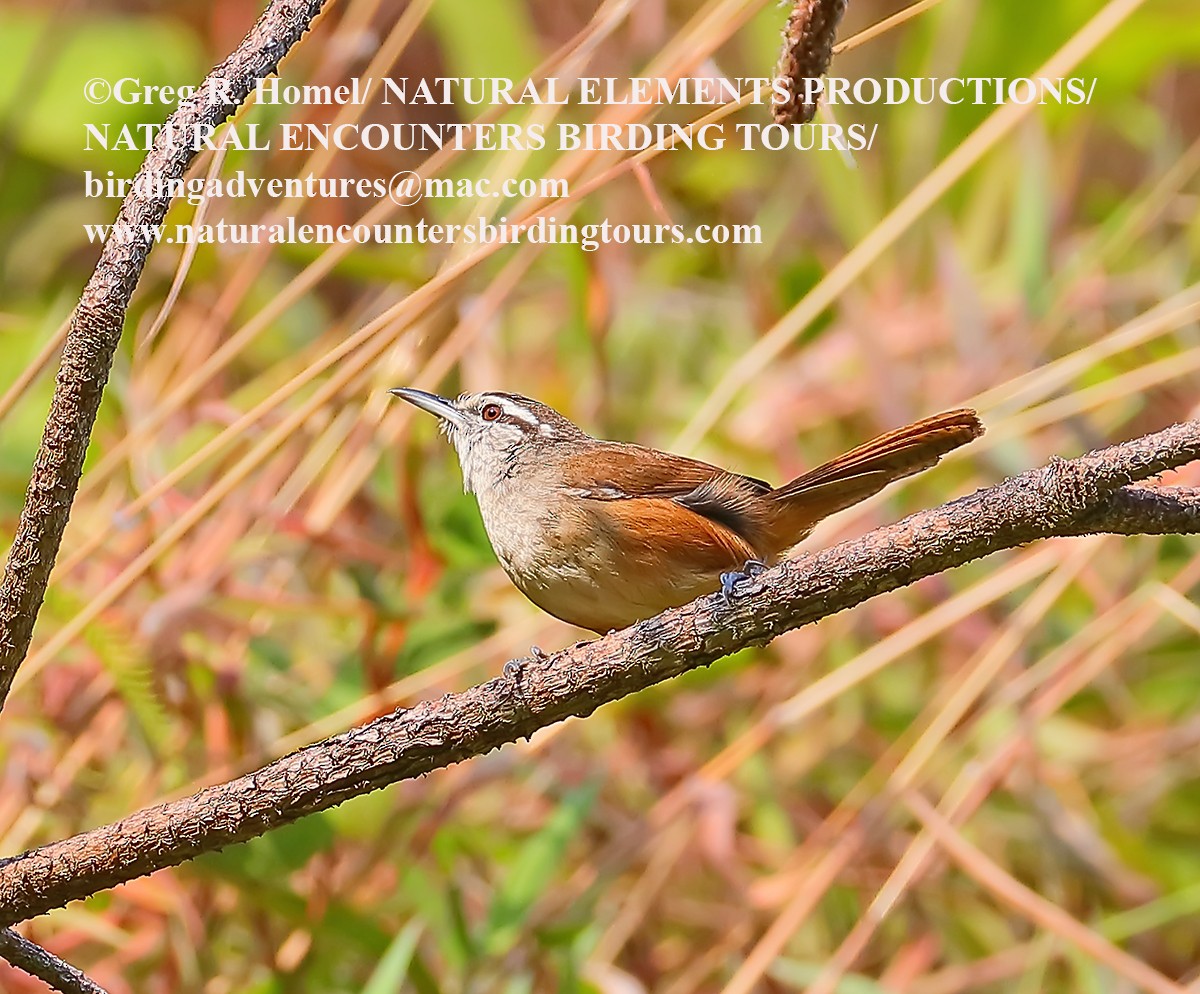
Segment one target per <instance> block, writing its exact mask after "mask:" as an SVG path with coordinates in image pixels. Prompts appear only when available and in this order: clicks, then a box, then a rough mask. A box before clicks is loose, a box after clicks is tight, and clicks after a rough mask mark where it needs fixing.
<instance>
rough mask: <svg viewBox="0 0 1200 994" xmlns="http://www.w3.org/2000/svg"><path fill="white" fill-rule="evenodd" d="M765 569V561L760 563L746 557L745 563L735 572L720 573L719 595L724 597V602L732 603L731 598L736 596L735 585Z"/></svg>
mask: <svg viewBox="0 0 1200 994" xmlns="http://www.w3.org/2000/svg"><path fill="white" fill-rule="evenodd" d="M766 569H767V564H766V563H761V562H759V561H758V560H757V559H747V560H746V564H745V565H744V566H743V567H742V568H741V569H740V570H737V571H736V572H733V573H722V574H721V596H722V597H723V598H725V603H726V604H732V603H733V598H734V597H736V596H737V585H738V584H739V583H741V582H742V581H743V580H750V579H753V578H754V577H756V576H758V575H759V574H760V573H763V572H765V571H766Z"/></svg>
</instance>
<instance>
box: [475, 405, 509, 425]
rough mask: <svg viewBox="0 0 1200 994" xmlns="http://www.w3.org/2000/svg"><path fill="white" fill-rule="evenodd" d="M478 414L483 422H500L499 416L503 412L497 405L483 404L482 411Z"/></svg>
mask: <svg viewBox="0 0 1200 994" xmlns="http://www.w3.org/2000/svg"><path fill="white" fill-rule="evenodd" d="M479 413H480V414H481V415H482V417H483V420H484V421H498V420H500V415H501V414H503V413H504V412H503V411H502V410H500V405H499V404H484V405H483V410H482V411H480V412H479Z"/></svg>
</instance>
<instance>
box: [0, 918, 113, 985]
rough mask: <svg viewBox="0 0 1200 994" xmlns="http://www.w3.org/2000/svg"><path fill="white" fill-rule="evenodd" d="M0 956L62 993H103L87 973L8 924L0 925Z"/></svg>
mask: <svg viewBox="0 0 1200 994" xmlns="http://www.w3.org/2000/svg"><path fill="white" fill-rule="evenodd" d="M0 957H3V958H4V959H6V960H8V962H9V963H11V964H12V965H13V966H15V967H16V968H17V969H18V970H24V971H25V972H26V973H28V974H29V975H30V976H33V977H37V978H38V980H41V981H43V982H45V983H46V984H48V985H49V986H50V987H52V988H54V990H56V991H61V992H62V994H105V990H104V988H103V987H101V986H100V985H99V984H97V983H96V982H95V981H94V980H92V979H91V978H90V977H88V976H87V975H86V974H84V973H81V972H80V971H79V970H76V969H75V967H73V966H71V964H70V963H67V962H65V961H64V960H61V959H59V958H58V957H57V956H55V955H54V954H53V953H51V952H47V951H46V950H45V949H43V948H42V947H41V946H39V945H38V944H37V943H36V942H30V941H29V940H28V939H26V938H25V936H23V935H20V934H18V933H17V932H14V931H13V930H12V929H11V928H6V929H0Z"/></svg>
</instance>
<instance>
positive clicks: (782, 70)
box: [771, 0, 848, 124]
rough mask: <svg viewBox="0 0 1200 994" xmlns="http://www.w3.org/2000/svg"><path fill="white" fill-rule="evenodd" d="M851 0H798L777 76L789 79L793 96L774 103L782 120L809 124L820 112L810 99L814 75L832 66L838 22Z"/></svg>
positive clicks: (774, 110) (785, 35) (817, 76)
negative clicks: (809, 93) (809, 88)
mask: <svg viewBox="0 0 1200 994" xmlns="http://www.w3.org/2000/svg"><path fill="white" fill-rule="evenodd" d="M847 2H848V0H795V3H794V4H793V5H792V12H791V14H790V15H789V16H788V20H787V26H786V27H785V28H784V29H783V51H782V52H780V53H779V65H778V66H777V67H776V69H775V77H776V78H777V79H782V80H786V81H787V88H788V94H789V98H788V100H786V101H785V102H783V103H778V104H772V105H771V116H772V117H774V118H775V121H776V123H778V124H807V123H808V122H809V121H811V120H812V119H813V115H814V114H816V112H817V104H816V101H815V100H814V101H806V100H805V99H804V98H805V95H806V86H807V81H808V80H810V79H820V78H821V77H822V76H824V75H825V73H826V72H827V71H828V70H829V62H830V60H831V59H832V58H833V43H834V42H835V41H836V40H837V29H838V24H840V23H841V20H842V15H843V14H844V13H846V4H847Z"/></svg>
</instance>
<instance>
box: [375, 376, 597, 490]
mask: <svg viewBox="0 0 1200 994" xmlns="http://www.w3.org/2000/svg"><path fill="white" fill-rule="evenodd" d="M388 392H389V393H391V394H393V395H394V396H396V397H400V398H401V399H402V400H406V401H408V402H409V403H410V404H412V405H413V406H415V407H419V408H420V409H421V410H423V411H428V412H429V413H430V414H432V415H434V416H435V417H437V418H438V419H439V421H440V422H441V429H442V431H443V432H444V433H445V434H446V436H447V437H448V438H449V439H450V442H451V444H452V445H453V446H454V449H455V451H456V452H457V453H458V461H459V463H460V464H461V465H462V471H463V486H464V487H465V488H466V490H467V491H468V492H469V493H479V491H480V489H481V488H483V487H487V486H495V485H496V484H498V483H500V482H502V481H503V480H505V479H507V478H508V477H509V476H511V474H512V473H513V471H514V469H515V467H516V466H517V465H518V463H519V462H520V461H521V460H522V459H529V458H536V457H537V453H538V452H539V451H543V447H544V446H546V445H551V444H553V443H555V442H558V441H564V440H568V439H572V438H583V437H585V436H584V433H583V432H582V431H581V430H580V429H579V428H578V427H576V426H575V425H574V424H572V423H571V422H570V421H568V420H567V419H566V418H564V417H563V416H562V415H561V414H559V413H558V412H557V411H556V410H554V408H552V407H549V406H547V405H546V404H543V403H541V402H540V401H537V400H533V399H532V398H530V397H523V396H522V395H521V394H518V393H500V392H497V391H487V392H485V393H464V394H460V395H459V396H458V397H457V398H455V399H453V400H451V399H450V398H448V397H439V396H438V395H437V394H434V393H426V392H425V391H424V390H415V389H413V388H412V387H397V388H395V389H394V390H389V391H388Z"/></svg>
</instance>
